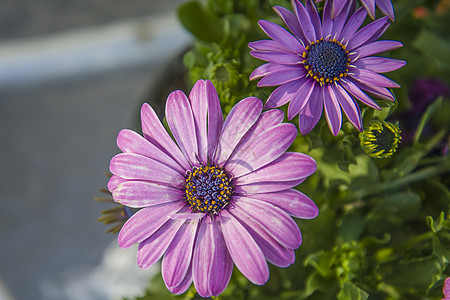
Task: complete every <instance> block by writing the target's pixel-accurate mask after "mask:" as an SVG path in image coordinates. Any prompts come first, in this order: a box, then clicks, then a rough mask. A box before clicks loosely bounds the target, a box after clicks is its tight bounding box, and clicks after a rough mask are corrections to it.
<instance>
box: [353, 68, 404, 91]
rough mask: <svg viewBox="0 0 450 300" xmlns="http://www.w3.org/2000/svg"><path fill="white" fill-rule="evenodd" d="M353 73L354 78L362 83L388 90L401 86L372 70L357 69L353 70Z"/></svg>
mask: <svg viewBox="0 0 450 300" xmlns="http://www.w3.org/2000/svg"><path fill="white" fill-rule="evenodd" d="M352 72H353V73H354V74H355V75H353V76H352V78H353V79H355V80H357V81H360V82H362V83H366V84H369V85H375V86H381V87H388V88H399V87H400V85H399V84H398V83H396V82H395V81H393V80H391V79H389V78H387V77H386V76H383V75H380V74H378V73H376V72H372V71H370V70H366V69H358V68H356V69H354V70H352Z"/></svg>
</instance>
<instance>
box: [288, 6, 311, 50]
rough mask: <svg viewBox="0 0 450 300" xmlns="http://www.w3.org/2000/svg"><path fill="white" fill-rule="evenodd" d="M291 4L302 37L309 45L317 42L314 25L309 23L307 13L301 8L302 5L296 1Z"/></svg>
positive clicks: (309, 19)
mask: <svg viewBox="0 0 450 300" xmlns="http://www.w3.org/2000/svg"><path fill="white" fill-rule="evenodd" d="M291 3H292V7H293V8H294V11H295V14H296V16H297V20H298V21H299V23H300V26H301V28H302V32H303V34H304V36H305V37H306V39H307V40H308V41H309V42H310V43H311V42H315V41H316V40H317V37H316V30H315V29H314V25H313V24H312V22H311V18H310V17H309V14H308V11H307V10H306V8H305V7H304V6H303V4H302V3H301V2H300V1H298V0H292V1H291Z"/></svg>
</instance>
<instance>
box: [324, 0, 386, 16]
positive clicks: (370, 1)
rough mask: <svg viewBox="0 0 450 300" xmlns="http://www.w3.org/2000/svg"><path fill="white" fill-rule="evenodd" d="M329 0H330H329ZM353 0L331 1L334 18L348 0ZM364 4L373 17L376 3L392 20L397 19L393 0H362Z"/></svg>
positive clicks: (349, 0)
mask: <svg viewBox="0 0 450 300" xmlns="http://www.w3.org/2000/svg"><path fill="white" fill-rule="evenodd" d="M327 1H328V0H327ZM351 1H353V0H332V1H331V2H332V3H331V12H332V16H333V18H334V17H335V16H337V15H338V14H339V13H340V12H341V11H342V9H343V7H344V6H345V4H346V3H347V2H351ZM318 2H322V0H316V3H318ZM361 4H362V6H364V7H365V8H366V10H367V12H368V13H369V15H370V17H371V18H372V19H375V5H376V6H377V7H378V9H379V10H380V11H381V12H382V13H383V15H385V16H388V17H389V19H391V20H392V21H394V20H395V16H394V7H393V6H392V2H391V0H361Z"/></svg>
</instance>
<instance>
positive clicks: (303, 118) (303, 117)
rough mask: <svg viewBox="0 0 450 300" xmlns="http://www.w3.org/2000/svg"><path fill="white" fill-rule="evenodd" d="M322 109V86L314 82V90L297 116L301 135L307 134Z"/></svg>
mask: <svg viewBox="0 0 450 300" xmlns="http://www.w3.org/2000/svg"><path fill="white" fill-rule="evenodd" d="M322 110H323V88H322V87H321V86H319V85H318V84H316V85H315V86H314V90H313V91H312V93H311V98H310V99H309V101H308V103H306V105H305V107H304V108H303V110H302V111H301V112H300V115H299V117H298V122H299V127H300V132H301V133H302V134H303V135H306V134H308V133H309V132H310V131H311V130H312V129H313V128H314V126H316V124H317V122H319V119H320V116H321V115H322Z"/></svg>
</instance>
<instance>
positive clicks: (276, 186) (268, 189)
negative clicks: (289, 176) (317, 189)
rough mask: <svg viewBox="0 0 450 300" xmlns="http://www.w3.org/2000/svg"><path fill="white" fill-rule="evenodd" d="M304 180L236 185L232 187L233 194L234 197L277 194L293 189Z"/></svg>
mask: <svg viewBox="0 0 450 300" xmlns="http://www.w3.org/2000/svg"><path fill="white" fill-rule="evenodd" d="M304 180H305V179H304V178H302V179H299V180H294V181H273V182H258V183H250V184H245V185H237V186H235V187H234V193H235V194H236V195H248V194H260V193H272V192H278V191H283V190H287V189H290V188H293V187H295V186H297V185H299V184H300V183H302V182H303V181H304Z"/></svg>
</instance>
